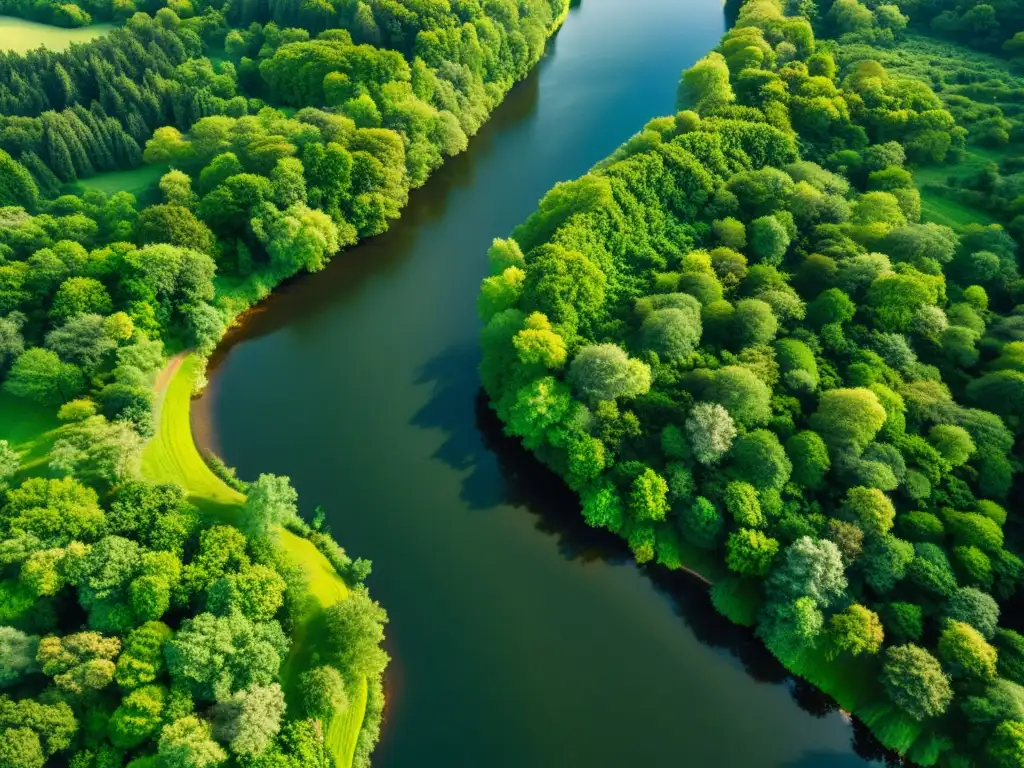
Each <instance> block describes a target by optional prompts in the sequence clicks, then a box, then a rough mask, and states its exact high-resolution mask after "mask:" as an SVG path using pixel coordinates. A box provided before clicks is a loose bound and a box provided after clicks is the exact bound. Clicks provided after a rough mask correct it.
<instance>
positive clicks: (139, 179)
mask: <svg viewBox="0 0 1024 768" xmlns="http://www.w3.org/2000/svg"><path fill="white" fill-rule="evenodd" d="M169 168H170V166H168V165H167V164H165V163H161V164H158V165H142V166H139V167H138V168H133V169H132V170H130V171H107V172H106V173H98V174H96V175H95V176H90V177H89V178H87V179H82V180H80V181H78V182H76V183H75V184H73V185H71V186H72V189H74V190H75V191H77V192H78V193H79V194H81V193H82V192H84V191H85V190H87V189H98V190H99V191H100V192H102V193H103V194H105V195H107V197H109V196H110V195H112V194H114V193H115V192H130V193H131V194H133V195H135V199H136V200H137V201H138V202H139V203H140V204H144V203H153V202H159V200H158V199H157V198H158V197H159V195H158V190H157V186H156V185H157V182H158V181H160V177H161V176H163V175H164V174H165V173H167V171H168V169H169Z"/></svg>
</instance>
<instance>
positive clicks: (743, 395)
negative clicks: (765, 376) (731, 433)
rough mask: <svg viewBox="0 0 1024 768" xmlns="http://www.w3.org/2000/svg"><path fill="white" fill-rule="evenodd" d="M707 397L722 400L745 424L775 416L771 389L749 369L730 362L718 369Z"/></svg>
mask: <svg viewBox="0 0 1024 768" xmlns="http://www.w3.org/2000/svg"><path fill="white" fill-rule="evenodd" d="M704 397H705V398H707V399H708V400H711V401H712V402H716V403H720V404H721V405H722V406H724V407H725V409H726V410H727V411H728V412H729V415H730V416H732V418H733V419H735V420H736V422H737V423H738V424H742V425H744V426H755V425H759V424H764V423H766V422H767V421H768V419H769V418H771V390H770V389H769V388H768V386H767V385H766V384H765V383H764V382H763V381H761V379H759V378H757V376H756V375H754V374H753V373H752V372H751V371H750V370H748V369H747V368H741V367H740V366H736V365H729V366H726V367H724V368H720V369H719V370H717V371H715V373H714V375H713V377H712V378H711V381H710V383H709V384H708V385H707V387H706V388H705V391H704Z"/></svg>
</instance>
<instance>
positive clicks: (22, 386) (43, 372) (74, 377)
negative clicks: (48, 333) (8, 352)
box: [4, 347, 85, 405]
mask: <svg viewBox="0 0 1024 768" xmlns="http://www.w3.org/2000/svg"><path fill="white" fill-rule="evenodd" d="M4 389H6V390H7V391H8V392H10V393H11V394H12V395H16V396H18V397H25V398H28V399H30V400H35V401H36V402H39V403H43V404H44V405H57V404H59V403H64V402H67V401H68V400H73V399H74V398H76V397H77V396H78V395H80V394H82V392H83V391H84V389H85V381H84V379H83V377H82V371H81V370H80V369H79V368H78V366H75V365H72V364H71V363H65V362H63V361H61V359H60V358H59V357H58V356H57V353H56V352H53V351H52V350H49V349H41V348H40V347H33V348H32V349H29V350H26V351H25V352H24V353H22V354H21V355H19V356H18V358H17V359H16V360H15V361H14V365H13V366H12V368H11V370H10V373H8V375H7V381H5V382H4Z"/></svg>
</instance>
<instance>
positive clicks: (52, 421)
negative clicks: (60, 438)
mask: <svg viewBox="0 0 1024 768" xmlns="http://www.w3.org/2000/svg"><path fill="white" fill-rule="evenodd" d="M56 413H57V411H56V408H53V407H51V406H46V405H39V404H38V403H34V402H32V401H31V400H26V399H24V398H21V397H15V396H14V395H11V394H9V393H7V392H4V391H2V390H0V440H6V441H7V442H8V443H9V444H10V446H11V447H12V448H14V449H15V450H16V451H18V452H19V453H20V454H21V472H22V473H23V474H37V473H39V472H41V471H42V469H43V468H44V467H45V462H46V455H47V454H48V453H49V451H50V446H52V445H53V441H54V440H55V439H56V436H57V434H58V431H59V430H60V426H61V424H60V422H59V421H58V420H57V416H56Z"/></svg>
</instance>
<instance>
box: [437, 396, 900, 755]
mask: <svg viewBox="0 0 1024 768" xmlns="http://www.w3.org/2000/svg"><path fill="white" fill-rule="evenodd" d="M425 410H429V409H425ZM431 412H433V411H431ZM437 412H440V410H438V411H437ZM448 413H450V411H448ZM475 425H476V429H477V431H478V432H479V434H480V437H481V438H482V440H483V445H484V448H485V449H486V451H487V452H489V453H490V454H492V455H493V456H494V457H495V458H496V459H497V462H498V467H499V469H500V473H501V480H502V485H501V488H502V491H503V494H504V498H503V500H502V501H503V502H504V503H505V504H509V505H512V506H515V507H517V508H521V509H523V510H525V511H526V512H528V513H529V514H532V515H534V516H536V524H535V527H536V529H537V530H539V531H542V532H543V533H545V534H547V535H549V536H554V537H556V538H557V540H558V549H559V552H561V553H562V555H563V556H564V557H565V558H566V559H568V560H581V561H583V562H588V561H593V560H598V559H600V560H603V561H605V562H609V563H613V564H615V565H622V566H628V567H634V568H635V567H637V566H636V565H635V564H634V563H633V558H632V555H631V553H630V551H629V548H628V546H626V543H625V542H624V541H623V540H622V539H620V538H619V537H618V536H615V535H613V534H611V533H609V532H607V531H603V530H598V529H595V528H591V527H590V526H588V525H587V524H586V523H585V522H584V520H583V517H582V516H581V515H580V513H579V501H578V499H577V497H576V495H575V494H574V493H573V492H572V491H571V490H570V489H569V488H568V487H567V486H566V485H565V483H564V482H562V480H561V478H559V477H558V476H557V475H555V474H554V473H553V472H551V471H549V470H547V469H546V468H545V467H543V466H542V465H541V464H540V463H539V462H538V461H537V460H536V459H535V458H534V457H533V456H532V455H531V454H530V453H529V451H527V450H526V449H525V448H524V447H523V446H522V444H521V443H520V442H519V440H517V439H514V438H511V437H508V436H507V435H505V433H504V431H503V428H502V424H501V422H500V421H499V419H498V417H497V416H496V414H495V413H494V411H493V410H492V409H491V407H490V406H489V404H488V402H487V396H486V394H485V393H484V392H483V390H480V391H479V392H478V393H477V398H476V422H475ZM430 426H434V427H436V426H439V425H438V424H437V423H433V424H431V425H430ZM437 458H438V459H439V460H442V461H444V460H445V456H443V455H438V456H437ZM462 460H463V462H464V461H465V456H462ZM467 466H471V464H466V463H463V464H462V468H466V467H467ZM472 477H473V473H472V472H471V473H470V474H469V475H468V477H467V482H469V484H470V485H473V483H472ZM468 495H469V496H470V497H471V496H472V493H471V492H470V493H468ZM493 506H494V504H493V503H491V504H486V505H483V506H481V507H480V508H486V507H493ZM640 570H641V571H642V572H643V573H644V574H645V575H646V577H647V578H648V579H649V580H650V581H651V583H652V584H653V585H654V587H655V589H657V590H658V592H659V593H660V594H661V595H662V596H663V597H664V598H665V599H666V601H667V602H668V603H669V605H670V606H671V608H672V611H673V613H674V614H675V615H676V616H678V617H679V618H680V619H681V620H682V622H683V624H684V625H685V626H686V628H687V629H688V630H689V631H690V632H691V633H692V634H693V635H694V636H695V637H696V638H697V639H698V640H699V641H700V642H701V643H702V644H703V645H706V646H709V647H711V648H715V649H719V650H722V651H725V652H727V653H729V654H730V655H731V656H733V657H734V658H736V659H737V660H738V661H739V662H740V663H741V664H742V665H743V668H744V669H745V670H746V672H747V673H748V674H749V675H750V676H751V677H752V678H753V679H754V680H756V681H757V682H759V683H765V684H771V685H784V686H785V687H786V688H787V690H788V691H789V693H790V695H791V696H792V698H793V701H794V702H796V704H797V705H798V706H799V707H800V708H801V709H802V710H804V711H805V712H807V713H808V714H810V715H813V716H814V717H816V718H824V717H827V716H828V715H832V714H835V713H836V712H838V711H840V710H839V705H838V704H837V703H836V701H835V700H834V699H833V698H832V697H831V696H828V695H827V694H826V693H824V692H822V691H821V690H820V689H818V688H817V687H815V686H814V685H811V684H810V683H808V682H807V681H806V680H803V679H801V678H798V677H794V676H793V675H791V674H790V673H789V672H788V671H787V670H786V669H785V667H783V666H782V664H781V663H779V661H778V660H777V659H776V658H775V657H774V656H773V655H772V654H771V653H770V652H769V651H768V649H767V648H765V647H764V645H763V644H762V643H761V642H760V641H759V640H758V639H757V638H756V637H755V636H754V633H753V632H752V631H750V630H749V629H747V628H745V627H741V626H738V625H736V624H733V623H732V622H730V621H728V620H727V619H726V618H725V617H724V616H722V615H721V614H719V613H718V612H717V611H716V610H715V609H714V606H712V604H711V601H710V599H709V597H708V590H707V585H706V584H705V583H704V582H703V581H702V580H700V579H699V578H697V577H696V576H694V575H692V574H688V573H686V572H679V571H669V570H667V569H665V568H661V567H658V566H650V567H647V566H644V567H641V568H640ZM851 720H852V722H853V729H852V730H853V733H852V736H851V744H852V746H853V750H854V752H855V753H856V756H854V755H842V754H837V753H827V754H826V753H811V754H808V755H805V756H803V757H801V758H800V759H799V760H797V761H795V762H792V763H787V764H786V768H805V767H806V768H810V767H811V766H815V767H816V766H821V765H823V764H827V765H829V766H834V767H836V768H843V767H844V766H863V760H869V761H882V762H884V763H885V764H887V765H900V763H901V761H900V759H899V757H898V756H897V755H896V754H895V753H893V752H891V751H890V750H887V749H886V748H885V747H884V746H883V745H882V744H881V743H880V742H879V741H878V740H877V739H876V738H875V737H874V736H873V735H872V734H871V732H870V731H869V730H868V729H867V727H866V726H864V724H863V723H861V722H860V721H859V720H856V719H851Z"/></svg>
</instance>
